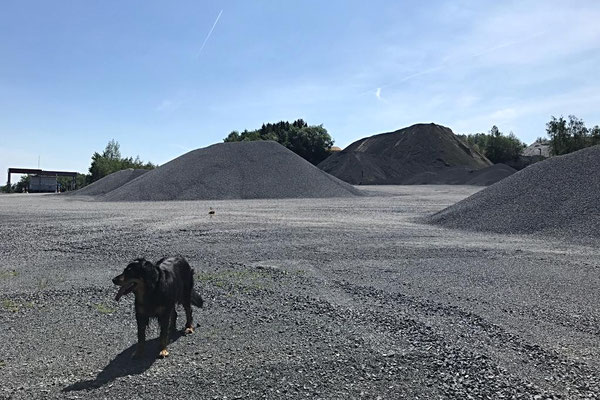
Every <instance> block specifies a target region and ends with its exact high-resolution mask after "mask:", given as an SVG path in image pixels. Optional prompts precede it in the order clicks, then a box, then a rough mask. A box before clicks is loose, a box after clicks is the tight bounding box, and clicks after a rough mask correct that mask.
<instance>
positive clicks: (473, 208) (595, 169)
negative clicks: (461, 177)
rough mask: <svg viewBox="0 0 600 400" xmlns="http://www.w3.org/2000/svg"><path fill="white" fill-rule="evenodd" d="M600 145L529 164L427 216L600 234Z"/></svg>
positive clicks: (495, 227) (481, 226)
mask: <svg viewBox="0 0 600 400" xmlns="http://www.w3.org/2000/svg"><path fill="white" fill-rule="evenodd" d="M599 199H600V146H594V147H590V148H587V149H583V150H580V151H577V152H575V153H572V154H568V155H565V156H561V157H553V158H550V159H548V160H545V161H541V162H539V163H536V164H533V165H531V166H529V167H527V168H525V169H523V170H521V171H519V172H517V173H515V174H513V175H511V176H509V177H508V178H506V179H504V180H502V181H500V182H498V183H496V184H495V185H492V186H490V187H488V188H486V189H484V190H482V191H480V192H478V193H475V194H474V195H472V196H470V197H468V198H466V199H464V200H462V201H460V202H458V203H456V204H455V205H453V206H450V207H448V208H446V209H444V210H442V211H440V212H438V213H437V214H434V215H433V216H431V217H430V218H429V219H428V220H429V221H430V222H432V223H435V224H439V225H443V226H446V227H451V228H460V229H469V230H481V231H492V232H499V233H535V232H540V233H544V234H555V235H558V236H577V237H596V238H597V237H600V201H599Z"/></svg>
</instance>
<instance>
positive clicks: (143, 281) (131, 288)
mask: <svg viewBox="0 0 600 400" xmlns="http://www.w3.org/2000/svg"><path fill="white" fill-rule="evenodd" d="M157 280H158V271H157V269H156V267H155V266H154V264H152V263H151V262H150V261H148V260H146V259H144V258H136V259H135V260H133V261H132V262H130V263H129V264H128V265H127V267H125V269H124V270H123V273H122V274H121V275H117V276H115V277H114V278H113V280H112V281H113V283H114V284H115V285H118V286H120V288H119V291H118V292H117V295H116V296H115V300H117V301H119V299H120V298H121V296H123V295H126V294H129V293H131V292H134V293H135V294H136V295H137V294H139V293H143V291H144V290H145V289H147V288H151V287H153V286H154V285H155V283H156V281H157Z"/></svg>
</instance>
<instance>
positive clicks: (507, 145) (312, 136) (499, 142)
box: [0, 115, 600, 192]
mask: <svg viewBox="0 0 600 400" xmlns="http://www.w3.org/2000/svg"><path fill="white" fill-rule="evenodd" d="M551 118H552V119H551V120H550V122H548V123H547V124H546V132H547V134H548V136H549V138H550V152H551V154H553V155H561V154H567V153H571V152H573V151H577V150H580V149H583V148H585V147H589V146H594V145H598V144H600V127H598V125H596V126H594V127H593V128H591V129H588V128H586V126H585V124H584V122H583V120H581V119H579V118H577V117H576V116H574V115H569V116H568V120H567V119H565V118H563V117H562V116H561V117H560V118H556V117H554V116H552V117H551ZM458 136H459V137H460V138H461V139H462V140H463V141H465V142H466V143H468V144H469V145H471V146H472V147H473V148H475V149H476V150H478V151H479V152H481V153H482V154H483V155H485V156H486V157H487V158H488V159H489V160H490V161H492V162H493V163H506V162H510V161H514V160H516V159H518V158H519V156H520V154H521V152H522V151H523V149H524V148H525V147H526V145H525V143H523V142H522V141H521V140H519V138H517V137H516V136H515V135H514V134H513V133H512V132H510V133H509V134H508V135H506V134H504V133H502V132H500V130H499V129H498V127H497V126H495V125H494V126H492V129H491V130H490V131H489V133H476V134H469V135H458ZM253 140H273V141H276V142H278V143H280V144H282V145H283V146H285V147H287V148H288V149H290V150H291V151H293V152H294V153H296V154H298V155H299V156H301V157H303V158H305V159H306V160H308V161H309V162H311V163H312V164H315V165H316V164H318V163H320V162H321V161H323V160H324V159H325V158H327V157H328V156H329V155H330V154H331V147H332V146H333V143H334V142H333V139H332V138H331V136H330V135H329V133H328V132H327V129H325V128H324V127H323V125H308V124H307V123H306V122H305V121H304V120H303V119H298V120H296V121H294V122H292V123H290V122H287V121H280V122H277V123H267V124H263V125H262V126H261V127H260V129H256V130H252V131H249V130H244V131H243V132H238V131H233V132H231V133H230V134H229V135H228V136H227V137H226V138H225V139H223V141H224V142H240V141H253ZM156 167H157V165H155V164H153V163H151V162H143V161H142V160H140V158H139V156H138V157H136V158H135V159H134V158H132V157H122V156H121V151H120V146H119V143H118V142H117V141H115V140H114V139H113V140H111V141H109V142H108V144H107V145H106V148H105V149H104V151H103V152H102V153H98V152H95V153H94V154H93V155H92V163H91V165H90V168H89V171H88V172H89V173H88V174H85V175H84V174H78V175H77V177H76V187H77V188H81V187H83V186H85V185H88V184H90V183H92V182H95V181H97V180H98V179H101V178H103V177H105V176H107V175H110V174H112V173H113V172H117V171H120V170H122V169H127V168H135V169H153V168H156ZM59 183H60V184H61V186H62V187H64V188H70V187H71V178H68V177H60V178H59ZM28 186H29V177H28V176H23V177H21V180H20V181H19V182H17V183H15V184H13V185H12V186H11V187H8V186H3V187H0V190H2V191H5V192H6V191H13V192H15V191H16V192H21V191H23V189H25V188H27V187H28Z"/></svg>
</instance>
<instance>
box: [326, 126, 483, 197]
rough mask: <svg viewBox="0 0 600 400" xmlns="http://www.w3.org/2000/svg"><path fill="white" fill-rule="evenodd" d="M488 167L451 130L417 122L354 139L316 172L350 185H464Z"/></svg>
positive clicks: (479, 156)
mask: <svg viewBox="0 0 600 400" xmlns="http://www.w3.org/2000/svg"><path fill="white" fill-rule="evenodd" d="M490 165H492V163H491V162H490V161H489V160H488V159H487V158H485V157H484V156H483V155H481V154H479V153H478V152H477V151H476V150H474V149H472V148H471V147H469V146H468V145H467V144H465V143H463V142H462V141H461V140H460V139H459V138H458V137H456V135H454V133H452V130H451V129H450V128H446V127H444V126H440V125H436V124H416V125H413V126H410V127H408V128H404V129H400V130H398V131H395V132H390V133H382V134H379V135H374V136H370V137H368V138H364V139H361V140H358V141H356V142H354V143H352V144H351V145H350V146H348V147H347V148H345V149H344V150H342V151H340V152H337V153H334V154H332V155H331V156H329V157H328V158H327V159H325V160H324V161H323V162H321V163H320V164H319V168H321V169H322V170H323V171H325V172H328V173H330V174H332V175H334V176H336V177H338V178H340V179H341V180H343V181H346V182H349V183H352V184H355V185H404V184H431V183H434V184H466V183H467V181H468V180H469V179H471V177H472V176H471V175H470V172H471V171H474V170H479V169H482V168H486V167H489V166H490Z"/></svg>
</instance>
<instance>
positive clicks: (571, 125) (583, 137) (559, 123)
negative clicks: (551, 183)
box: [546, 115, 600, 156]
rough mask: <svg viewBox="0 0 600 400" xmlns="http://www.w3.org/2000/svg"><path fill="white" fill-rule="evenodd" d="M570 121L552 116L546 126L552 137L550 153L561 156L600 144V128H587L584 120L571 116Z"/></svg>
mask: <svg viewBox="0 0 600 400" xmlns="http://www.w3.org/2000/svg"><path fill="white" fill-rule="evenodd" d="M568 118H569V119H568V121H567V120H566V119H564V118H563V117H562V116H560V118H556V117H554V116H552V119H551V120H550V122H548V123H547V124H546V133H547V134H548V136H549V137H550V153H551V154H553V155H556V156H558V155H561V154H568V153H572V152H574V151H577V150H581V149H583V148H585V147H590V146H595V145H597V144H600V127H598V125H596V126H594V127H593V128H591V129H588V128H586V127H585V124H584V122H583V120H581V119H579V118H577V117H576V116H574V115H569V117H568Z"/></svg>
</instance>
